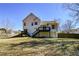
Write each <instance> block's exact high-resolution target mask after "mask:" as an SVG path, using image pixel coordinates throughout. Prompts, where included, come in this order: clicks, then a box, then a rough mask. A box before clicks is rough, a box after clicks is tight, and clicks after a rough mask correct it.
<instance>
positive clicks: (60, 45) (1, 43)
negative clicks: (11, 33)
mask: <svg viewBox="0 0 79 59" xmlns="http://www.w3.org/2000/svg"><path fill="white" fill-rule="evenodd" d="M0 55H1V56H63V55H66V56H68V55H70V56H73V55H74V56H75V55H79V39H72V38H31V37H19V38H10V39H0Z"/></svg>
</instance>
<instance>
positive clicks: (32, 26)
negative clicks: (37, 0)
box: [23, 13, 58, 37]
mask: <svg viewBox="0 0 79 59" xmlns="http://www.w3.org/2000/svg"><path fill="white" fill-rule="evenodd" d="M23 29H24V32H26V33H28V34H29V35H30V36H32V37H57V35H58V34H57V31H58V23H57V22H56V21H41V19H39V18H38V17H37V16H35V15H34V14H33V13H30V14H29V15H28V16H27V17H25V19H24V20H23Z"/></svg>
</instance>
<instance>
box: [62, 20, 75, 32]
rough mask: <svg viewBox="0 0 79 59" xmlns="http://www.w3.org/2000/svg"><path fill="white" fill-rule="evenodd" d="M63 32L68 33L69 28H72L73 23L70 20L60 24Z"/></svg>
mask: <svg viewBox="0 0 79 59" xmlns="http://www.w3.org/2000/svg"><path fill="white" fill-rule="evenodd" d="M62 27H63V30H64V32H65V33H70V30H71V29H72V28H74V24H73V21H72V20H67V21H66V22H65V24H64V25H63V26H62Z"/></svg>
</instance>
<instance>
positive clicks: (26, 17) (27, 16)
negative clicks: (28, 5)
mask: <svg viewBox="0 0 79 59" xmlns="http://www.w3.org/2000/svg"><path fill="white" fill-rule="evenodd" d="M31 15H33V16H34V17H35V18H37V19H39V18H38V17H37V16H36V15H34V14H33V13H30V14H29V15H28V16H26V17H25V18H24V20H26V19H27V18H28V17H29V16H31ZM24 20H23V21H24ZM39 20H40V19H39Z"/></svg>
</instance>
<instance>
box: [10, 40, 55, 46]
mask: <svg viewBox="0 0 79 59" xmlns="http://www.w3.org/2000/svg"><path fill="white" fill-rule="evenodd" d="M47 44H53V42H51V41H50V40H42V41H30V42H21V43H18V44H11V47H16V46H21V47H34V46H39V45H47Z"/></svg>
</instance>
